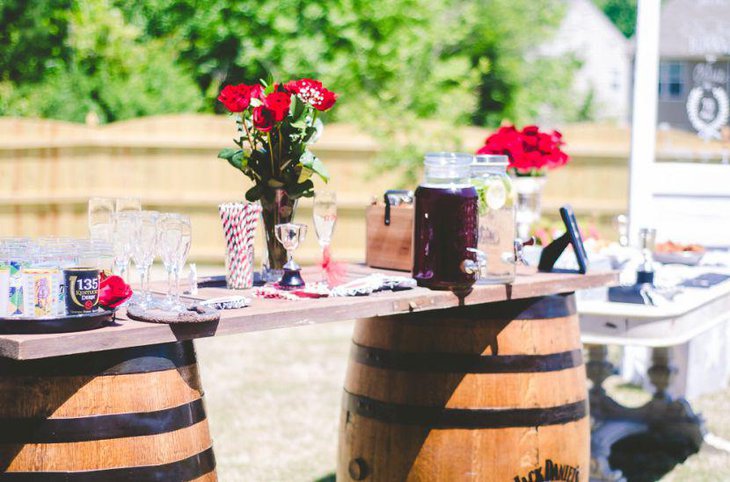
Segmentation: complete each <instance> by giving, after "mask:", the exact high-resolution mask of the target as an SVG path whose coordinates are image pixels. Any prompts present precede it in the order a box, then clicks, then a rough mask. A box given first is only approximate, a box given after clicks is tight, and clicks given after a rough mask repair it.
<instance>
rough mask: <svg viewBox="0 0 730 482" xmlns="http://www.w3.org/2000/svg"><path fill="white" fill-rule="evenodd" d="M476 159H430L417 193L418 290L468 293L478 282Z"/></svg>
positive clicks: (456, 156) (439, 156)
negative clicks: (472, 172) (473, 178)
mask: <svg viewBox="0 0 730 482" xmlns="http://www.w3.org/2000/svg"><path fill="white" fill-rule="evenodd" d="M472 159H473V156H472V155H471V154H462V153H453V152H436V153H429V154H426V158H425V160H424V181H423V183H422V184H421V185H420V186H418V189H416V193H415V223H414V245H413V277H414V278H415V279H416V281H417V282H418V285H419V286H424V287H427V288H431V289H450V290H452V291H454V292H457V293H459V292H468V291H469V290H470V289H471V286H472V285H473V284H474V282H475V281H476V278H477V276H478V271H479V270H478V269H477V268H476V266H477V252H476V247H477V227H478V219H477V214H478V196H477V191H476V189H475V188H474V186H472V184H471V183H470V179H469V175H470V167H471V163H472Z"/></svg>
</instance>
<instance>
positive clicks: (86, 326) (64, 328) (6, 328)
mask: <svg viewBox="0 0 730 482" xmlns="http://www.w3.org/2000/svg"><path fill="white" fill-rule="evenodd" d="M113 320H114V311H107V310H100V311H95V312H93V313H88V314H87V313H83V314H78V315H62V316H46V317H40V318H31V317H23V316H15V317H0V333H2V334H43V333H69V332H74V331H87V330H95V329H96V328H101V327H102V326H105V325H107V324H109V323H111V322H112V321H113Z"/></svg>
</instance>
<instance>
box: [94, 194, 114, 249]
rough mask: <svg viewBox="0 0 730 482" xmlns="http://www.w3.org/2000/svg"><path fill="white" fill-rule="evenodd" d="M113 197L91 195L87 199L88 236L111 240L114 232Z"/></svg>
mask: <svg viewBox="0 0 730 482" xmlns="http://www.w3.org/2000/svg"><path fill="white" fill-rule="evenodd" d="M113 216H114V199H111V198H106V197H92V198H91V199H89V208H88V217H89V221H88V222H89V237H90V238H91V239H101V240H104V241H107V242H111V240H112V235H113V234H114V220H113V219H112V217H113Z"/></svg>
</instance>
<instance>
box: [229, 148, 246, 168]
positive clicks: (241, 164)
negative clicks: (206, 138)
mask: <svg viewBox="0 0 730 482" xmlns="http://www.w3.org/2000/svg"><path fill="white" fill-rule="evenodd" d="M228 164H230V165H231V166H233V167H235V168H236V169H239V170H241V171H242V170H243V169H244V168H245V167H247V166H248V159H247V158H246V157H244V155H243V151H238V152H236V153H235V154H234V155H233V157H231V158H230V159H228Z"/></svg>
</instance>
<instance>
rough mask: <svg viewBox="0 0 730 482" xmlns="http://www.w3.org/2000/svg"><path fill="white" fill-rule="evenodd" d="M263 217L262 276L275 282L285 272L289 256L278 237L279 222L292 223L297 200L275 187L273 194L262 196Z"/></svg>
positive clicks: (268, 281)
mask: <svg viewBox="0 0 730 482" xmlns="http://www.w3.org/2000/svg"><path fill="white" fill-rule="evenodd" d="M260 202H261V218H262V219H263V224H264V246H265V248H266V252H265V253H264V257H263V263H262V270H261V271H262V273H261V274H262V278H263V280H264V281H265V282H267V283H275V282H277V281H279V280H280V279H281V276H282V275H283V274H284V265H285V264H286V262H287V260H288V258H287V253H286V250H285V249H284V246H282V245H281V243H280V242H279V241H278V240H277V239H276V233H275V228H276V225H277V224H282V223H290V222H292V221H293V219H294V213H295V211H296V207H297V200H296V199H292V198H291V197H290V196H289V194H288V193H287V192H286V190H284V189H275V190H274V192H273V196H271V197H270V198H269V197H266V196H264V197H262V198H261V200H260Z"/></svg>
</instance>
